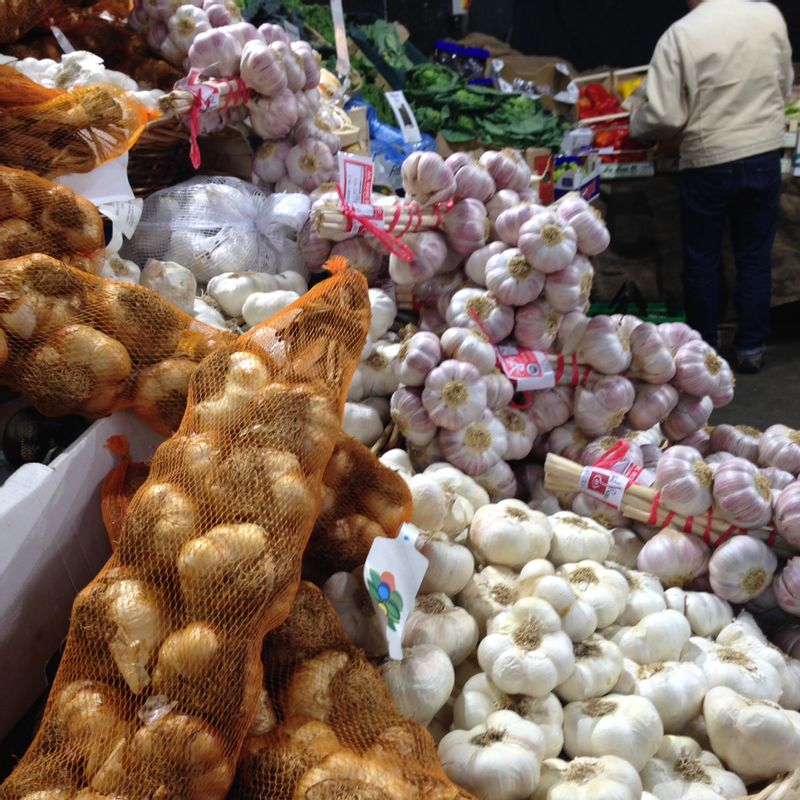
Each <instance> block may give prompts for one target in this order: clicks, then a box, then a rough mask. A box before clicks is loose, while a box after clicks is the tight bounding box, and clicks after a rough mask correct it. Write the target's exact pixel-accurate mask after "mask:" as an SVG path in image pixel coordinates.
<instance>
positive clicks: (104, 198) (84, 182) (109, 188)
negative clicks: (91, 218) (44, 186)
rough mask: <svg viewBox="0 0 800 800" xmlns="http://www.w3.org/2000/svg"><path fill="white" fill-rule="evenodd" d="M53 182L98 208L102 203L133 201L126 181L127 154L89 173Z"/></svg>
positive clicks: (131, 191) (76, 174) (129, 186)
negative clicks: (70, 190)
mask: <svg viewBox="0 0 800 800" xmlns="http://www.w3.org/2000/svg"><path fill="white" fill-rule="evenodd" d="M55 182H56V183H60V184H61V185H62V186H66V187H68V188H70V189H72V191H74V192H77V193H78V194H79V195H81V196H82V197H85V198H86V199H87V200H89V201H91V202H92V203H94V204H95V205H96V206H98V207H99V206H101V205H103V204H104V203H116V202H119V201H123V200H133V199H134V196H133V190H132V189H131V184H130V181H129V180H128V154H127V153H123V154H122V155H121V156H119V158H115V159H113V160H112V161H107V162H106V163H105V164H101V165H100V166H99V167H97V169H93V170H92V171H91V172H82V173H74V174H71V175H62V176H61V177H59V178H56V179H55Z"/></svg>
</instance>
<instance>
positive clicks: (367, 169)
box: [339, 151, 384, 233]
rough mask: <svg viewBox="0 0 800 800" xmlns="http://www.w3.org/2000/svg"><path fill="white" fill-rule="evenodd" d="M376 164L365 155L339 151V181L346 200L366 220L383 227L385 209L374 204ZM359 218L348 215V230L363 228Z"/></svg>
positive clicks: (356, 230)
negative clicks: (373, 184)
mask: <svg viewBox="0 0 800 800" xmlns="http://www.w3.org/2000/svg"><path fill="white" fill-rule="evenodd" d="M374 178H375V166H374V165H373V163H372V160H371V159H369V158H366V157H364V156H357V155H353V154H351V153H343V152H341V151H340V152H339V181H340V185H341V187H342V195H343V196H344V202H345V203H347V205H348V206H350V207H351V208H352V209H353V210H354V211H355V213H356V214H357V215H358V216H359V217H362V218H363V219H365V220H367V219H368V220H370V221H371V222H373V223H375V224H376V225H378V226H379V227H381V228H382V227H383V218H384V209H383V208H381V207H379V206H374V205H373V204H372V183H373V180H374ZM361 227H362V226H361V225H360V224H359V222H358V220H355V219H352V218H351V217H348V228H347V230H354V231H355V232H356V233H358V231H360V230H361Z"/></svg>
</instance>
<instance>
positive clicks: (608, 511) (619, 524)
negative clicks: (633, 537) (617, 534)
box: [572, 492, 630, 529]
mask: <svg viewBox="0 0 800 800" xmlns="http://www.w3.org/2000/svg"><path fill="white" fill-rule="evenodd" d="M572 510H573V511H574V512H575V513H576V514H580V515H581V516H582V517H589V518H590V519H593V520H594V521H595V522H596V523H598V524H599V525H602V526H603V527H604V528H608V529H611V528H624V527H625V526H627V525H630V520H629V519H628V518H627V517H626V516H625V515H624V514H623V513H622V512H621V511H620V510H619V509H616V508H612V507H611V506H610V505H608V503H604V502H603V501H602V500H598V499H596V498H594V497H590V496H589V495H588V494H583V492H579V493H578V494H576V495H575V497H574V498H573V500H572Z"/></svg>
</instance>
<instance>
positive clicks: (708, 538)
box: [703, 508, 714, 544]
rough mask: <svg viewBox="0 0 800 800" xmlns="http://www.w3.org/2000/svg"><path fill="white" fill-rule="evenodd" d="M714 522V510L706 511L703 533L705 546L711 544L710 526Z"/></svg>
mask: <svg viewBox="0 0 800 800" xmlns="http://www.w3.org/2000/svg"><path fill="white" fill-rule="evenodd" d="M713 522H714V509H713V508H709V509H708V520H707V521H706V528H705V530H704V531H703V541H704V542H705V543H706V544H711V525H712V523H713Z"/></svg>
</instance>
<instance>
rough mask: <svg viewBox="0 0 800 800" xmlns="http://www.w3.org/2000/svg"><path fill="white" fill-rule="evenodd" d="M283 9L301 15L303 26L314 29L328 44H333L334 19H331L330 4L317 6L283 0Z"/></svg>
mask: <svg viewBox="0 0 800 800" xmlns="http://www.w3.org/2000/svg"><path fill="white" fill-rule="evenodd" d="M283 7H284V9H286V11H288V12H290V13H291V12H294V13H296V14H299V15H300V16H301V17H302V18H303V24H305V25H308V27H309V28H313V29H314V30H315V31H316V32H317V33H318V34H319V35H320V36H322V38H323V39H324V40H325V41H326V42H330V43H331V44H333V42H334V38H335V37H334V33H333V17H331V7H330V5H328V3H324V4H322V5H316V4H313V3H303V2H301V0H283Z"/></svg>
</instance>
